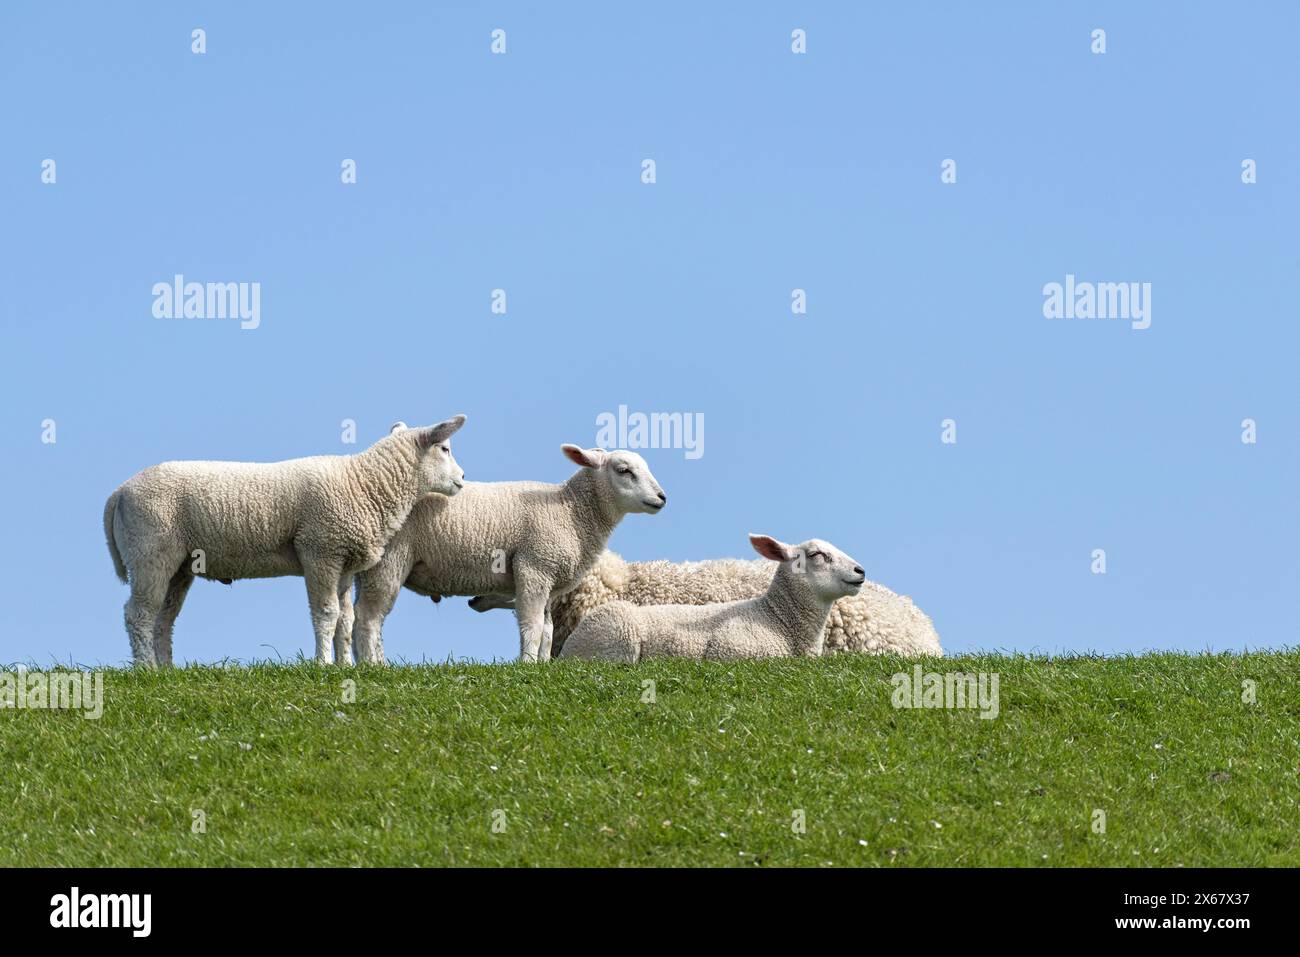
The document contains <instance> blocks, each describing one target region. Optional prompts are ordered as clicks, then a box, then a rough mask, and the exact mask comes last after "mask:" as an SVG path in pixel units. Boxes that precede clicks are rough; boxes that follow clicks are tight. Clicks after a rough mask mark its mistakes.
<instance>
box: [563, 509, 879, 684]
mask: <svg viewBox="0 0 1300 957" xmlns="http://www.w3.org/2000/svg"><path fill="white" fill-rule="evenodd" d="M749 541H750V543H751V544H752V545H753V546H754V550H755V551H756V552H758V553H759V554H760V555H762V556H763V557H764V558H767V559H770V560H772V561H775V562H779V563H780V564H779V565H778V566H777V569H776V574H775V575H774V576H773V578H772V583H771V584H770V585H769V586H768V588H767V591H765V592H764V593H763V594H762V595H760V596H758V597H757V598H749V599H746V600H743V601H731V602H723V603H720V604H711V605H634V604H632V603H631V602H626V601H615V602H610V603H609V604H607V605H602V606H601V607H600V608H597V609H596V610H595V611H593V612H592V613H591V614H589V615H587V616H586V617H585V618H583V619H582V621H581V622H580V623H579V624H578V627H577V628H576V629H574V632H573V634H572V635H570V636H569V640H568V641H566V642H565V643H564V648H563V649H562V650H561V651H560V657H561V658H586V659H600V660H605V661H622V662H626V663H629V664H635V663H636V662H638V661H644V660H645V659H647V658H694V659H697V660H710V661H731V660H735V659H738V658H800V657H817V656H818V655H820V654H821V653H822V641H823V634H824V631H825V628H826V619H827V618H829V617H830V613H831V605H833V604H834V603H835V601H836V600H837V599H839V598H843V597H845V596H848V595H856V594H857V593H858V590H859V589H860V588H861V587H862V583H863V582H865V581H866V573H865V572H864V571H863V570H862V567H861V566H860V565H859V564H858V563H857V562H855V561H854V560H853V559H852V558H850V557H849V556H848V555H846V554H844V553H843V552H842V551H840V550H839V549H838V548H836V547H835V546H834V545H831V544H830V543H829V542H824V541H822V540H821V539H817V538H814V539H810V540H809V541H806V542H804V543H803V544H802V545H799V546H793V545H786V544H784V543H782V542H779V541H777V540H776V539H775V538H772V537H770V536H768V535H750V536H749Z"/></svg>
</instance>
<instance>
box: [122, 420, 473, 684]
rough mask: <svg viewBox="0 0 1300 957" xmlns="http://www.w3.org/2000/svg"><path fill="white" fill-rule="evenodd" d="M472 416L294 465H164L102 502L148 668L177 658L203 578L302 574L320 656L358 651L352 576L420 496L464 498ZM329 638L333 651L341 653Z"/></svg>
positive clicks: (134, 649) (130, 623) (129, 618)
mask: <svg viewBox="0 0 1300 957" xmlns="http://www.w3.org/2000/svg"><path fill="white" fill-rule="evenodd" d="M464 424H465V416H463V415H458V416H456V417H455V418H451V419H448V420H446V421H445V422H440V423H439V424H437V425H434V426H429V427H426V428H419V429H402V430H399V431H397V432H396V433H394V434H390V435H388V436H386V437H384V438H383V439H381V440H380V441H378V442H376V443H375V444H374V445H372V446H370V448H368V449H366V450H365V451H363V452H359V453H357V454H356V455H319V456H313V457H311V458H301V459H290V460H288V461H285V462H273V463H252V462H164V463H162V464H161V465H154V466H152V467H150V468H147V469H145V470H144V471H142V472H139V473H137V474H136V475H134V476H132V477H131V478H129V479H127V480H126V482H124V483H123V484H122V485H121V486H120V487H119V488H118V489H117V490H116V491H115V492H113V494H112V495H110V496H109V498H108V502H107V503H106V504H105V506H104V534H105V537H106V538H107V539H108V550H109V554H110V555H111V556H112V559H113V568H114V570H115V571H116V572H117V577H118V578H120V579H121V580H122V582H123V583H126V582H129V583H130V585H131V597H130V598H129V599H128V601H127V603H126V608H125V619H126V631H127V635H128V636H129V637H130V640H131V654H132V657H133V659H134V662H135V664H136V665H137V666H139V667H153V666H161V667H167V666H169V665H171V663H172V628H173V625H174V624H175V621H176V616H177V615H178V614H179V613H180V610H181V604H182V603H183V602H184V600H185V594H186V592H188V591H189V588H190V585H191V584H193V582H194V579H195V578H196V577H199V578H209V579H214V580H216V581H221V582H223V583H225V584H230V583H231V582H232V581H234V580H235V579H237V578H274V577H278V576H282V575H302V576H303V577H304V578H305V579H306V583H307V598H308V601H309V603H310V608H311V618H312V627H313V629H314V631H315V633H316V661H317V663H320V664H328V663H330V660H331V657H332V656H331V651H333V652H334V655H336V656H337V657H338V658H339V660H340V663H341V664H342V663H346V662H347V659H348V657H349V644H350V639H351V636H350V630H351V621H350V618H351V601H350V596H349V594H348V592H349V590H350V589H351V587H352V576H353V575H354V574H356V573H357V572H359V571H361V570H363V569H366V568H369V567H370V566H371V565H373V564H375V563H376V562H377V561H379V558H380V556H381V555H382V554H383V551H384V547H385V545H387V544H388V540H389V539H390V538H391V537H392V535H393V534H394V533H395V532H396V531H397V530H398V529H399V528H400V527H401V526H402V523H403V522H404V521H405V520H406V517H407V515H408V514H410V511H411V509H412V508H413V507H414V506H415V503H416V501H417V500H418V499H419V497H420V496H421V495H424V494H426V493H429V492H437V493H441V494H444V495H455V494H456V493H457V492H458V491H460V489H461V488H462V487H463V485H464V478H465V473H464V472H463V471H462V470H461V468H460V466H459V465H457V464H456V460H455V458H453V457H452V454H451V446H450V444H449V439H450V438H451V436H452V435H453V434H454V433H455V432H456V431H457V430H458V429H460V427H461V426H462V425H464ZM331 641H333V642H334V647H333V648H332V649H331Z"/></svg>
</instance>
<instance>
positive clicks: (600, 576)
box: [469, 552, 943, 658]
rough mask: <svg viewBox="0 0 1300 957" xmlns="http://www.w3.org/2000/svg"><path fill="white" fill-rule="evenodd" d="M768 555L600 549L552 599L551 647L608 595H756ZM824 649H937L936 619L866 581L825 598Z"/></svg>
mask: <svg viewBox="0 0 1300 957" xmlns="http://www.w3.org/2000/svg"><path fill="white" fill-rule="evenodd" d="M772 572H773V568H772V563H771V562H768V561H765V560H763V559H761V558H759V559H753V560H745V559H738V558H723V559H715V560H713V561H703V562H670V561H663V560H660V561H652V562H627V561H624V560H623V559H622V558H621V557H619V556H618V555H617V554H615V553H614V552H605V553H604V554H603V555H601V556H600V560H599V561H597V562H596V565H595V567H593V568H592V570H591V571H590V572H588V573H587V577H586V578H584V579H583V580H582V581H581V582H579V583H578V586H577V587H576V588H574V589H573V590H572V591H570V592H567V593H566V594H563V595H560V596H559V597H558V598H556V599H554V600H553V601H552V602H551V617H552V619H553V620H554V622H555V637H554V644H553V647H554V649H555V653H556V654H557V655H558V654H559V652H560V650H561V649H562V648H563V647H564V642H565V641H566V640H567V639H568V637H569V635H571V634H572V633H573V630H574V629H575V628H576V627H578V622H580V621H581V620H582V619H583V617H584V616H585V615H588V614H590V613H591V611H592V610H593V609H596V608H599V607H600V606H601V605H604V604H607V603H609V602H611V601H628V602H631V603H632V604H634V605H673V604H680V605H707V604H714V603H717V602H724V601H738V600H740V599H743V598H754V597H757V596H758V595H761V594H762V593H763V592H764V591H766V590H767V586H768V585H770V584H771V583H772ZM469 604H470V607H471V608H473V609H475V610H476V611H488V610H489V609H492V608H508V607H510V602H509V601H508V600H503V599H501V598H499V597H497V596H490V597H489V596H483V597H480V598H475V599H473V600H472V601H471V602H470V603H469ZM823 647H824V653H826V654H835V653H838V652H844V651H855V652H865V653H867V654H895V655H903V656H905V657H908V658H915V657H919V656H923V655H934V656H942V655H943V649H942V648H941V647H940V645H939V635H938V634H937V633H936V632H935V630H934V624H933V623H932V622H931V621H930V618H929V616H927V615H926V614H925V613H924V612H923V611H921V609H919V608H917V607H916V605H914V604H912V600H911V599H910V598H907V597H906V596H903V595H897V594H895V593H894V592H892V591H890V590H889V589H888V588H886V587H885V586H884V585H878V584H876V583H875V582H870V581H869V582H865V583H864V584H863V586H862V591H860V592H859V593H858V594H856V595H854V596H852V597H846V598H841V599H840V600H839V601H837V602H836V603H835V604H834V605H833V606H831V614H830V618H829V619H828V620H827V622H826V637H825V641H824V644H823Z"/></svg>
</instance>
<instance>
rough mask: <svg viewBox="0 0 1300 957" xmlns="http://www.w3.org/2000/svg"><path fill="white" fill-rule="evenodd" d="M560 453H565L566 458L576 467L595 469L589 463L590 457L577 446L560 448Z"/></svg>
mask: <svg viewBox="0 0 1300 957" xmlns="http://www.w3.org/2000/svg"><path fill="white" fill-rule="evenodd" d="M560 451H561V452H563V453H564V455H565V457H566V458H568V459H569V461H571V462H573V463H574V464H575V465H581V466H582V467H583V468H587V469H589V468H592V467H593V466H592V464H591V462H590V461H589V457H588V455H587V453H586V452H584V451H583V450H582V449H580V448H578V447H577V446H576V445H565V446H562V447H561V448H560Z"/></svg>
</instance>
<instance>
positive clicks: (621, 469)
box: [618, 466, 632, 475]
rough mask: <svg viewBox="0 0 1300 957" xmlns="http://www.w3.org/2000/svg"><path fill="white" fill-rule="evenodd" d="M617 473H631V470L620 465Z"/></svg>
mask: <svg viewBox="0 0 1300 957" xmlns="http://www.w3.org/2000/svg"><path fill="white" fill-rule="evenodd" d="M618 474H619V475H631V474H632V470H631V469H629V468H624V467H622V466H620V467H619V468H618Z"/></svg>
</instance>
